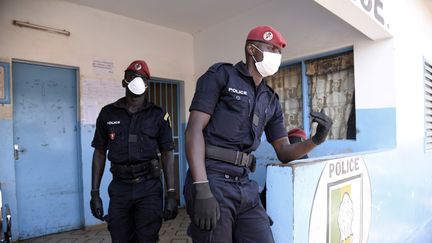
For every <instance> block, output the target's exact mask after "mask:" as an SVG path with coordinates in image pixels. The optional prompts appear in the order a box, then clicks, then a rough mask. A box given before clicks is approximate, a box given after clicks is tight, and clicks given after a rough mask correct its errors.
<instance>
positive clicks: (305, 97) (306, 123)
mask: <svg viewBox="0 0 432 243" xmlns="http://www.w3.org/2000/svg"><path fill="white" fill-rule="evenodd" d="M349 51H352V52H354V48H353V46H349V47H344V48H340V49H336V50H333V51H327V52H322V53H319V54H315V55H309V56H305V57H301V58H296V59H293V60H289V61H286V62H282V64H281V66H280V68H284V67H287V66H291V65H296V64H300V65H301V69H300V70H301V86H302V87H301V88H302V102H303V114H302V115H303V130H304V131H305V133H306V136H307V137H309V136H310V135H311V134H310V129H311V128H310V116H309V113H310V111H311V110H310V109H311V107H310V102H309V100H310V97H309V85H308V77H307V75H306V62H307V61H310V60H314V59H320V58H325V57H328V56H334V55H339V54H343V53H345V52H349ZM354 83H355V77H354ZM354 90H355V88H354ZM356 126H357V124H356ZM348 140H350V141H353V140H354V141H355V140H357V138H356V139H332V141H348Z"/></svg>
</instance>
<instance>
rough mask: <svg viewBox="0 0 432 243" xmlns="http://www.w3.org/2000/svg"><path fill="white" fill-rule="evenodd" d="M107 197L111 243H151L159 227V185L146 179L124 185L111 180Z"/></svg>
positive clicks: (160, 196) (160, 221) (155, 181)
mask: <svg viewBox="0 0 432 243" xmlns="http://www.w3.org/2000/svg"><path fill="white" fill-rule="evenodd" d="M108 194H109V196H110V202H109V208H108V215H109V219H108V220H109V222H108V229H109V232H110V234H111V239H112V242H113V243H131V242H136V243H152V242H157V241H158V239H159V230H160V228H161V226H162V210H163V209H162V200H163V196H162V182H161V180H160V179H147V180H144V181H142V182H139V183H126V182H123V181H120V180H116V179H114V180H113V181H111V183H110V185H109V187H108Z"/></svg>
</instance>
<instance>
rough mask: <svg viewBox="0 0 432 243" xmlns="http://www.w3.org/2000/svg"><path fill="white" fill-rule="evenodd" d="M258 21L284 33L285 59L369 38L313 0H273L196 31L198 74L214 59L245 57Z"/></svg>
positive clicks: (213, 61) (333, 48)
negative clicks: (247, 41) (245, 47)
mask: <svg viewBox="0 0 432 243" xmlns="http://www.w3.org/2000/svg"><path fill="white" fill-rule="evenodd" d="M257 25H272V26H273V27H275V28H276V29H278V30H279V31H280V32H281V33H282V35H283V36H284V38H285V39H286V41H287V46H286V47H285V49H284V50H283V52H282V58H283V61H287V60H292V59H296V58H299V57H304V56H308V55H312V54H317V53H321V52H324V51H330V50H335V49H338V48H341V47H347V46H352V45H353V44H354V41H355V40H358V39H367V38H366V37H365V36H364V35H363V34H361V33H360V32H359V31H357V30H355V29H354V28H352V27H351V26H350V25H348V24H347V23H345V22H343V21H342V20H340V19H339V18H338V17H336V16H335V15H333V14H332V13H330V12H329V11H327V10H326V9H324V8H323V7H321V6H320V5H318V4H317V3H315V2H314V1H313V0H302V1H300V0H296V1H282V0H276V1H271V2H269V3H266V4H265V5H261V6H259V7H257V8H255V9H254V10H251V11H249V12H247V13H245V14H243V15H239V16H237V17H236V18H233V19H228V20H226V21H225V22H223V23H220V24H218V25H215V26H212V27H210V28H208V29H206V30H205V31H202V32H200V33H198V34H196V35H195V36H194V50H195V51H194V53H195V57H194V60H195V75H196V76H197V77H199V76H200V75H201V74H203V73H204V72H205V71H206V70H207V68H208V67H209V66H210V65H212V64H213V63H215V62H222V61H224V62H231V63H236V62H238V61H240V60H244V43H245V40H246V36H247V34H248V32H249V30H250V29H252V28H253V27H255V26H257Z"/></svg>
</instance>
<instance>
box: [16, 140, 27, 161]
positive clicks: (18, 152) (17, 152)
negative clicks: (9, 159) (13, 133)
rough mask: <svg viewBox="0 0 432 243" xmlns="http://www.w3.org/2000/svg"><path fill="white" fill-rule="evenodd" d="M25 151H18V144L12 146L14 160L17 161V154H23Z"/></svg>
mask: <svg viewBox="0 0 432 243" xmlns="http://www.w3.org/2000/svg"><path fill="white" fill-rule="evenodd" d="M24 151H25V149H19V145H18V144H14V159H15V160H19V154H20V153H22V152H24Z"/></svg>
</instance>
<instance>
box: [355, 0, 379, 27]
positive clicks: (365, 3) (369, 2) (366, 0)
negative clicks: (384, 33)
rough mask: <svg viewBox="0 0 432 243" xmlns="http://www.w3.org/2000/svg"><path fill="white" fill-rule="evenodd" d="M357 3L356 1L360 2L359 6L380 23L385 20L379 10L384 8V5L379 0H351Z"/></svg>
mask: <svg viewBox="0 0 432 243" xmlns="http://www.w3.org/2000/svg"><path fill="white" fill-rule="evenodd" d="M352 1H353V2H355V3H356V4H357V5H358V2H360V5H361V7H362V8H363V9H364V10H365V11H366V12H368V13H370V14H372V11H373V16H374V18H375V19H376V20H377V21H378V22H380V23H381V24H382V25H384V23H385V20H384V17H383V16H382V14H381V12H382V11H383V10H384V6H383V3H382V1H381V0H352Z"/></svg>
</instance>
